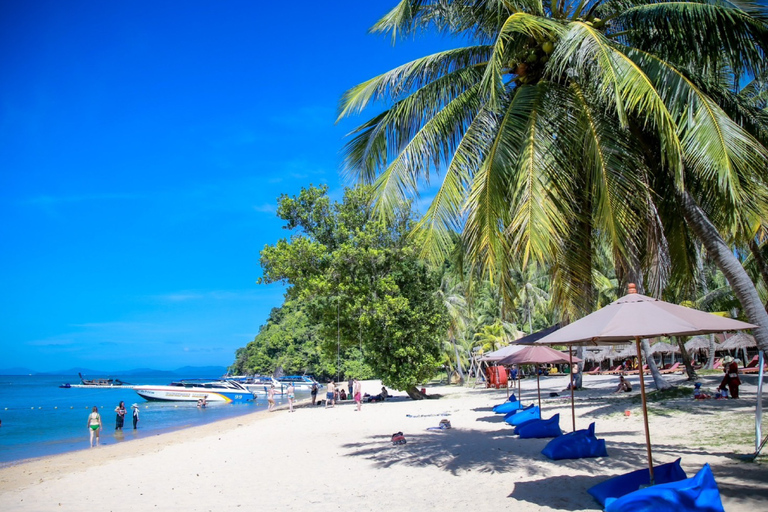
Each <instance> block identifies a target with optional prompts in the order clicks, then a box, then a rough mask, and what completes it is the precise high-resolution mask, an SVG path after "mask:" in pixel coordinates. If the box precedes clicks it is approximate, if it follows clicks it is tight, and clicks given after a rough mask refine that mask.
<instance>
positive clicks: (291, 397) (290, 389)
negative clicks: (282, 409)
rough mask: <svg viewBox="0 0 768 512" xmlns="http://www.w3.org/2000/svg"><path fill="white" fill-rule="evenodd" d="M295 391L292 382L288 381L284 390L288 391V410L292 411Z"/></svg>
mask: <svg viewBox="0 0 768 512" xmlns="http://www.w3.org/2000/svg"><path fill="white" fill-rule="evenodd" d="M295 391H296V390H295V389H294V387H293V382H291V383H289V384H288V389H286V392H287V393H288V412H293V400H294V399H295V398H296V395H295V394H294V392H295Z"/></svg>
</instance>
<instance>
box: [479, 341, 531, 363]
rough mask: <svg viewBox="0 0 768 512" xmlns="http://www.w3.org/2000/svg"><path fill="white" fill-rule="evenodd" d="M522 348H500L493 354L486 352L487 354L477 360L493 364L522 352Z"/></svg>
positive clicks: (514, 346)
mask: <svg viewBox="0 0 768 512" xmlns="http://www.w3.org/2000/svg"><path fill="white" fill-rule="evenodd" d="M521 339H522V338H521ZM512 343H517V342H512ZM523 348H525V347H521V346H520V345H517V344H515V345H507V346H506V347H502V348H500V349H499V350H494V351H493V352H488V353H487V354H483V355H482V356H480V358H479V360H480V361H485V362H489V363H495V362H498V361H501V360H502V359H504V358H505V357H509V356H511V355H512V354H514V353H515V352H518V351H520V350H522V349H523Z"/></svg>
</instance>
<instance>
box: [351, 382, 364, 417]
mask: <svg viewBox="0 0 768 512" xmlns="http://www.w3.org/2000/svg"><path fill="white" fill-rule="evenodd" d="M352 391H353V393H354V397H355V403H356V404H357V410H358V411H359V410H360V409H361V408H362V407H363V386H362V385H361V384H360V381H359V380H357V379H355V380H354V381H353V382H352Z"/></svg>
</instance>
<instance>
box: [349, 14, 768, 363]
mask: <svg viewBox="0 0 768 512" xmlns="http://www.w3.org/2000/svg"><path fill="white" fill-rule="evenodd" d="M766 19H768V16H766V11H765V8H764V7H762V6H760V5H758V4H754V3H751V2H746V1H744V2H720V1H716V0H712V1H708V0H695V1H687V0H683V1H677V2H664V1H655V0H607V1H603V0H592V1H586V2H585V1H579V2H576V1H569V0H564V1H561V2H552V3H551V4H548V3H547V4H545V3H543V2H541V1H538V0H511V1H510V0H482V1H480V0H478V1H470V2H465V1H462V2H459V1H450V0H447V1H446V0H403V1H401V2H400V3H399V4H398V5H397V6H396V7H395V8H394V9H393V10H392V11H390V12H389V13H388V14H387V15H386V16H385V17H384V18H382V19H381V20H380V21H379V22H378V23H377V24H376V25H375V26H374V27H373V31H375V32H389V33H391V34H392V36H393V38H396V37H398V36H404V37H408V36H412V35H413V34H414V33H416V32H418V31H421V30H436V31H438V32H440V33H442V34H444V35H448V36H453V37H456V38H458V39H460V40H462V41H469V42H470V45H469V46H465V47H460V48H455V49H451V50H447V51H444V52H439V53H436V54H434V55H430V56H427V57H424V58H421V59H417V60H415V61H413V62H410V63H407V64H405V65H403V66H400V67H398V68H395V69H394V70H392V71H390V72H387V73H384V74H382V75H380V76H377V77H374V78H372V79H370V80H368V81H366V82H364V83H362V84H360V85H358V86H356V87H354V88H352V89H350V90H349V91H348V92H347V93H346V94H345V95H344V97H343V98H342V101H341V106H340V117H345V116H348V115H350V114H353V113H357V112H359V111H361V110H362V109H364V108H366V107H367V106H369V104H370V103H372V102H374V101H376V100H385V101H389V104H388V105H386V106H385V108H384V109H383V110H382V111H381V112H380V113H378V114H377V115H376V116H375V117H373V118H372V119H370V120H369V121H368V122H366V123H364V124H363V125H361V126H360V127H359V128H358V129H357V130H356V131H355V132H354V133H353V137H352V139H351V140H350V141H349V143H348V145H347V147H346V156H347V159H346V161H347V167H348V168H349V170H350V172H351V173H353V174H354V175H356V176H358V177H359V179H360V180H361V181H362V182H364V183H372V184H373V186H374V187H375V191H376V197H377V207H378V208H379V209H380V210H381V211H382V212H384V213H388V212H391V211H394V209H395V207H396V206H397V205H398V204H401V203H402V202H405V201H407V200H409V199H410V198H411V197H412V196H413V195H414V194H416V193H417V188H418V185H419V183H420V180H421V179H426V178H428V177H429V175H430V173H432V172H433V171H434V170H436V169H437V170H442V171H444V176H443V179H442V183H441V185H440V187H439V189H438V191H437V194H436V195H435V199H434V200H433V202H432V204H431V206H430V208H429V209H428V210H427V212H426V214H425V215H424V217H423V218H422V219H421V221H420V223H419V229H420V231H421V232H422V233H423V240H424V244H423V248H424V252H423V254H424V255H426V256H429V257H433V258H436V257H441V255H443V254H445V253H446V252H447V250H448V249H449V244H450V241H451V233H452V232H453V231H454V230H458V231H460V232H461V233H462V245H463V246H464V247H465V248H466V251H467V259H468V262H469V264H470V265H472V266H475V267H479V268H483V269H485V270H486V272H487V274H488V275H499V276H500V277H501V282H500V284H501V287H502V288H503V289H507V288H511V285H509V286H507V284H506V283H505V282H506V281H508V280H509V279H510V276H511V272H510V271H509V269H510V268H512V267H513V266H514V265H519V266H522V267H525V266H526V265H527V262H528V261H529V260H531V259H533V260H534V261H537V262H538V263H540V264H542V265H548V266H551V268H552V272H553V276H554V279H553V300H554V301H555V303H556V304H558V305H561V306H563V305H566V306H567V307H568V308H570V309H568V310H563V309H561V310H560V315H561V317H564V318H565V319H566V320H568V319H572V318H574V317H577V316H581V315H583V314H585V313H587V312H589V311H591V310H593V309H594V308H595V306H596V301H597V299H596V292H595V286H594V281H593V269H594V268H595V264H594V261H593V260H594V258H595V256H596V252H597V250H596V247H597V246H598V245H599V244H600V243H606V244H607V245H608V247H610V251H611V253H612V254H613V259H614V261H615V264H616V268H617V276H618V279H619V282H620V283H622V284H626V282H627V281H630V280H631V281H635V282H638V283H639V284H642V283H643V282H645V283H646V284H647V285H648V288H649V290H650V292H651V293H652V294H655V295H658V294H660V293H661V290H662V289H663V288H664V286H665V285H666V282H667V278H668V275H669V272H672V273H673V274H674V273H678V274H679V273H686V272H687V273H688V274H690V273H691V268H692V267H691V264H692V261H691V260H690V258H688V257H689V256H690V253H691V246H690V239H691V233H692V234H693V235H694V236H695V237H696V238H698V239H699V240H700V241H701V242H702V244H703V245H704V246H705V247H706V249H707V253H708V255H709V256H710V257H711V258H712V259H713V261H715V262H716V263H717V265H718V267H719V268H720V269H721V270H722V272H723V274H724V275H725V276H726V277H727V279H728V282H729V283H730V285H731V287H732V288H733V289H734V292H735V293H736V295H737V297H738V298H739V301H740V303H741V305H742V308H743V311H744V313H745V314H746V316H747V318H749V320H750V321H751V322H752V323H755V324H758V325H759V326H760V328H758V329H756V330H755V336H756V338H757V339H758V343H759V345H760V347H761V348H763V349H765V350H768V314H766V311H765V309H764V308H763V307H762V304H761V303H760V300H759V296H758V294H757V292H756V290H755V286H754V283H753V282H752V281H751V280H750V279H749V276H748V275H747V273H746V272H744V269H743V268H742V266H741V264H740V262H739V261H738V260H737V259H736V258H735V257H734V254H733V250H732V247H730V246H729V245H728V244H727V243H726V241H725V239H724V236H725V237H726V238H729V239H730V237H731V235H732V234H738V233H744V232H745V229H744V228H743V226H746V225H749V223H750V221H751V220H752V219H755V218H764V217H765V212H766V209H767V206H768V197H767V196H768V186H767V185H768V183H767V182H768V176H767V172H766V169H768V166H766V161H767V160H768V151H766V148H765V144H766V142H767V140H766V138H765V133H766V127H768V123H766V122H765V119H766V117H765V115H764V113H761V112H760V111H758V110H757V109H756V108H754V107H753V106H751V105H749V104H748V103H747V102H746V101H740V100H739V97H738V96H737V95H736V94H735V93H734V91H735V84H737V83H738V82H739V79H740V77H742V76H748V75H751V76H762V75H763V73H764V71H765V68H766V61H767V59H766V54H767V53H768V37H767V35H768V29H767V28H766V27H767V26H766ZM721 233H723V234H725V235H721ZM742 239H743V238H742ZM520 262H522V263H520ZM499 269H501V270H499Z"/></svg>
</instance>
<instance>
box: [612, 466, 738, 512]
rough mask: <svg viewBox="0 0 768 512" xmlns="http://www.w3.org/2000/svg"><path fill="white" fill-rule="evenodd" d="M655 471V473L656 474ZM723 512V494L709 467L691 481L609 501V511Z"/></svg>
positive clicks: (683, 481) (642, 491) (656, 487)
mask: <svg viewBox="0 0 768 512" xmlns="http://www.w3.org/2000/svg"><path fill="white" fill-rule="evenodd" d="M655 474H656V472H655V471H654V475H655ZM664 510H673V511H675V512H724V510H723V502H722V501H720V491H719V490H718V488H717V483H716V482H715V477H714V476H713V475H712V469H710V467H709V464H704V467H703V468H701V471H699V472H698V473H696V475H695V476H693V477H691V478H686V479H685V480H679V481H677V482H670V483H666V484H661V485H654V486H653V487H647V488H645V489H640V490H637V491H635V492H631V493H629V494H625V495H624V496H622V497H621V498H608V499H607V500H606V501H605V511H606V512H641V511H643V512H645V511H648V512H651V511H664Z"/></svg>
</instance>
